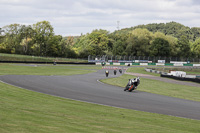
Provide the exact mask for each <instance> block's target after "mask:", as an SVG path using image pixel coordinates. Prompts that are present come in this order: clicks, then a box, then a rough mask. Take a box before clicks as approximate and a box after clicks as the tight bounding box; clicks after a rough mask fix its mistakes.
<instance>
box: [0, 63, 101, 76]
mask: <svg viewBox="0 0 200 133" xmlns="http://www.w3.org/2000/svg"><path fill="white" fill-rule="evenodd" d="M98 69H101V67H100V66H93V65H91V66H72V65H56V66H53V65H30V66H23V65H21V64H4V63H2V64H0V75H47V76H48V75H75V74H87V73H91V72H95V71H96V70H98Z"/></svg>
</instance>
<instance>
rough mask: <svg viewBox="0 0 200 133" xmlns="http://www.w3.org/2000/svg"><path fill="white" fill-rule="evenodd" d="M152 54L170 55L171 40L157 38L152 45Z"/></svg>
mask: <svg viewBox="0 0 200 133" xmlns="http://www.w3.org/2000/svg"><path fill="white" fill-rule="evenodd" d="M150 49H151V56H166V57H169V56H170V45H169V42H168V41H167V40H165V39H163V38H156V39H155V40H154V41H153V42H152V45H151V48H150Z"/></svg>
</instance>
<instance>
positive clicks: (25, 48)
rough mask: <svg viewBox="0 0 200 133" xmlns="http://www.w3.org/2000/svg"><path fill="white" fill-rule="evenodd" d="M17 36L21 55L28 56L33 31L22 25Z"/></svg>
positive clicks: (29, 27)
mask: <svg viewBox="0 0 200 133" xmlns="http://www.w3.org/2000/svg"><path fill="white" fill-rule="evenodd" d="M19 32H20V33H19V35H20V39H21V43H20V45H21V46H22V53H23V54H28V55H29V54H30V52H31V51H30V48H31V47H32V45H33V35H34V30H33V29H32V26H31V25H28V26H26V25H22V26H21V28H20V29H19Z"/></svg>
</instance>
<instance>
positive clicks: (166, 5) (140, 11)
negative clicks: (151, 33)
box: [0, 0, 200, 36]
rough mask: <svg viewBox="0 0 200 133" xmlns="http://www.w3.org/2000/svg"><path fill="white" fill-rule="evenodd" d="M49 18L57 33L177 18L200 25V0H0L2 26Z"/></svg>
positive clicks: (127, 25) (111, 27)
mask: <svg viewBox="0 0 200 133" xmlns="http://www.w3.org/2000/svg"><path fill="white" fill-rule="evenodd" d="M43 20H46V21H49V22H50V23H51V25H52V26H53V27H54V32H55V34H57V35H58V34H59V35H63V36H65V35H80V34H81V33H82V34H85V33H90V32H92V30H94V29H105V30H108V31H110V32H113V31H114V30H116V29H117V21H120V23H119V26H120V28H128V27H133V26H136V25H140V24H148V23H161V22H162V23H166V22H171V21H176V22H179V23H181V24H184V25H186V26H189V27H200V0H0V27H3V26H6V25H10V24H14V23H19V24H26V25H32V24H35V23H37V22H39V21H43Z"/></svg>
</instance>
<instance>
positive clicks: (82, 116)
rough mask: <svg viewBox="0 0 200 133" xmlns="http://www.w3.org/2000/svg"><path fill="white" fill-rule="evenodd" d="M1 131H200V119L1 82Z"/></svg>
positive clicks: (142, 132)
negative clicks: (145, 110)
mask: <svg viewBox="0 0 200 133" xmlns="http://www.w3.org/2000/svg"><path fill="white" fill-rule="evenodd" d="M0 97H1V98H0V132H1V133H36V132H37V133H44V132H48V133H55V132H59V133H62V132H63V133H80V132H81V133H94V132H95V133H102V132H103V133H105V132H107V133H133V132H134V133H144V132H145V133H199V132H200V127H199V125H200V121H198V120H191V119H185V118H178V117H173V116H166V115H160V114H153V113H147V112H141V111H134V110H128V109H120V108H114V107H108V106H102V105H96V104H90V103H84V102H79V101H73V100H69V99H64V98H59V97H54V96H50V95H45V94H41V93H37V92H32V91H29V90H25V89H19V88H16V87H13V86H11V85H6V84H4V83H0Z"/></svg>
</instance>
